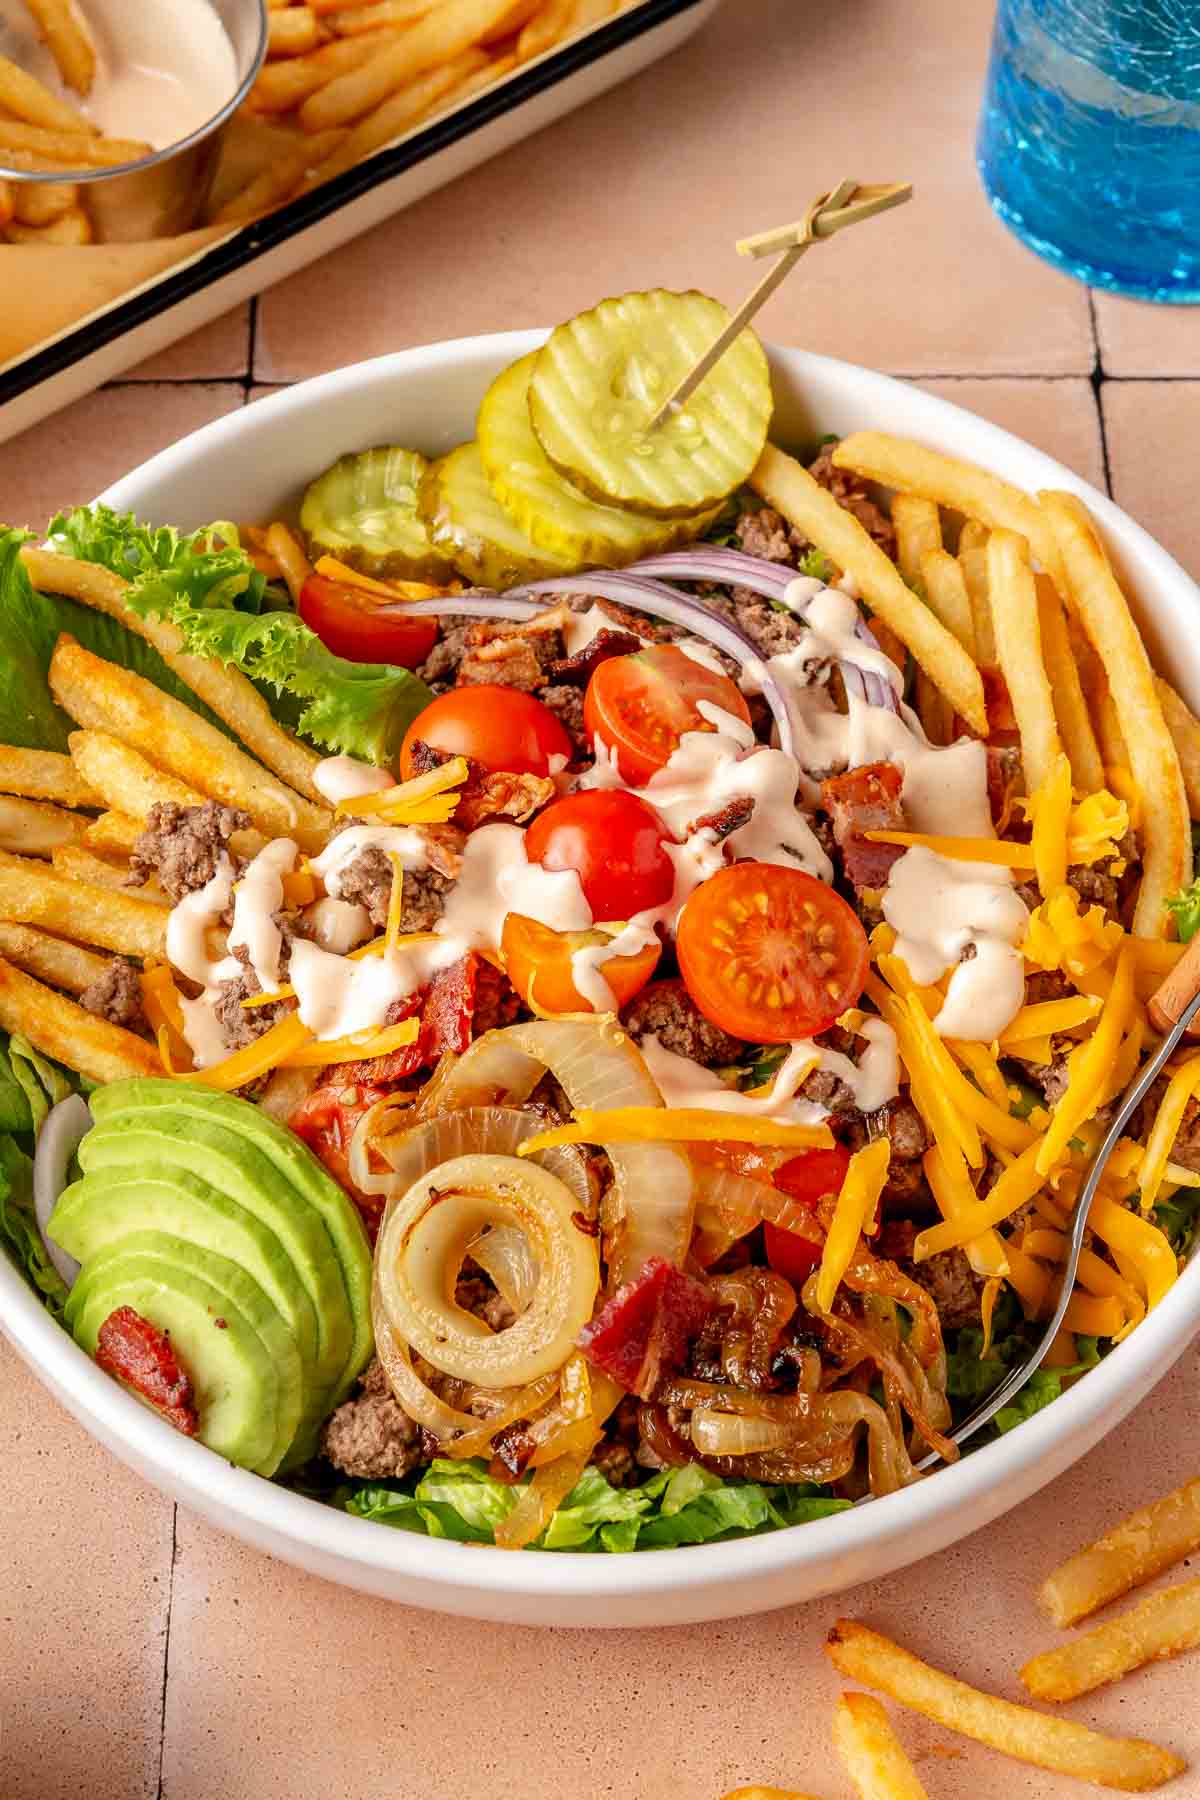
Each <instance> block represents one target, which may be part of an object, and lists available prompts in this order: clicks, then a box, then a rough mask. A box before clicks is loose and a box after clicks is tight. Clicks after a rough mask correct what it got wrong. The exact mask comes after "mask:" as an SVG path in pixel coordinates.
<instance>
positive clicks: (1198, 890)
mask: <svg viewBox="0 0 1200 1800" xmlns="http://www.w3.org/2000/svg"><path fill="white" fill-rule="evenodd" d="M1166 904H1167V911H1168V912H1169V913H1171V914H1173V916H1174V919H1175V930H1176V932H1177V933H1178V935H1179V941H1180V943H1181V944H1186V943H1188V942H1190V940H1191V939H1192V938H1194V937H1195V935H1196V933H1197V932H1198V931H1200V876H1198V877H1197V879H1196V880H1195V881H1193V882H1192V884H1191V886H1190V887H1185V888H1180V890H1179V892H1178V893H1177V894H1175V895H1174V896H1173V897H1172V898H1171V899H1170V900H1168V901H1167V903H1166Z"/></svg>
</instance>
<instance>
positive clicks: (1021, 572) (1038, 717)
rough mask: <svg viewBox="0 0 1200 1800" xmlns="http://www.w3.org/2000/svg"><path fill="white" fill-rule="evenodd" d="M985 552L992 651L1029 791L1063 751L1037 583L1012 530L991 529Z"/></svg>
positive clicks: (1024, 549) (1023, 547)
mask: <svg viewBox="0 0 1200 1800" xmlns="http://www.w3.org/2000/svg"><path fill="white" fill-rule="evenodd" d="M986 554H987V571H988V596H989V599H990V601H991V609H992V630H993V631H994V632H995V634H996V656H997V659H998V661H999V664H1000V671H1001V673H1002V675H1003V676H1004V680H1005V683H1006V685H1007V687H1008V693H1009V698H1010V700H1011V701H1012V709H1013V714H1014V716H1015V718H1016V721H1017V730H1018V731H1019V733H1020V736H1021V761H1022V763H1023V764H1024V768H1025V785H1026V787H1027V788H1028V790H1029V792H1030V793H1031V794H1032V793H1034V792H1036V790H1037V789H1038V788H1040V787H1041V785H1042V783H1043V782H1044V781H1045V780H1046V778H1047V777H1048V775H1049V774H1050V771H1051V769H1052V768H1053V767H1054V763H1055V761H1056V759H1057V758H1058V757H1059V756H1060V755H1061V754H1062V744H1061V742H1060V741H1059V736H1058V723H1057V720H1056V719H1055V716H1054V699H1053V696H1052V694H1051V692H1050V683H1049V681H1048V679H1047V677H1046V666H1045V664H1044V663H1043V661H1042V641H1041V632H1040V631H1039V629H1038V603H1037V588H1036V587H1035V586H1034V580H1033V570H1032V569H1031V568H1030V566H1029V557H1028V550H1027V547H1026V542H1025V539H1024V538H1022V537H1020V536H1018V534H1017V533H1016V532H1015V531H1005V530H1003V529H1001V530H998V531H993V532H992V533H991V535H990V536H989V538H988V543H987V552H986Z"/></svg>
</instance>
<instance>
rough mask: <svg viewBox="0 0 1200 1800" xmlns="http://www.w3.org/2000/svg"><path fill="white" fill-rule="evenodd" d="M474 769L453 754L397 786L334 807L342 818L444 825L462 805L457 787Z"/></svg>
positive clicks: (360, 795) (464, 759)
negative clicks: (447, 760)
mask: <svg viewBox="0 0 1200 1800" xmlns="http://www.w3.org/2000/svg"><path fill="white" fill-rule="evenodd" d="M470 772H471V771H470V766H469V764H468V762H467V759H466V757H465V756H452V757H451V758H450V761H449V762H446V763H443V764H442V765H441V767H440V768H437V769H430V770H429V771H428V773H427V774H425V775H414V776H413V778H412V780H411V781H402V782H400V783H399V784H398V785H397V786H396V787H390V788H384V789H383V790H382V791H381V792H379V793H375V794H357V795H353V796H352V797H351V798H350V799H348V800H339V801H338V803H337V805H336V806H335V807H334V809H333V810H334V813H335V815H336V816H337V817H339V818H345V817H346V816H347V815H349V816H351V817H353V818H356V819H376V820H379V821H380V822H381V823H383V824H384V825H444V824H445V823H446V821H447V820H448V819H449V818H451V816H452V815H453V813H454V809H455V807H456V806H457V805H458V795H457V793H456V792H455V791H454V790H455V789H456V788H460V787H461V786H462V784H463V782H464V781H465V780H466V779H467V777H468V775H469V774H470Z"/></svg>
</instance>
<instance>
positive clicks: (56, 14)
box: [25, 0, 96, 94]
mask: <svg viewBox="0 0 1200 1800" xmlns="http://www.w3.org/2000/svg"><path fill="white" fill-rule="evenodd" d="M25 10H26V11H27V12H28V13H30V14H32V16H33V19H34V22H35V24H36V25H37V28H38V36H39V37H40V38H41V39H42V40H43V42H44V43H45V45H46V47H47V49H48V50H49V52H50V54H51V56H52V57H53V58H54V61H55V65H56V67H57V69H58V72H59V74H60V75H61V76H62V78H63V80H64V81H65V82H66V84H67V86H68V87H69V88H74V89H75V92H76V93H77V94H90V93H91V91H92V83H93V81H94V80H95V79H96V52H95V50H94V49H93V48H92V42H91V39H90V38H89V37H88V35H87V33H86V32H85V31H84V29H83V27H82V26H81V25H80V23H79V19H78V17H77V15H76V14H75V12H74V11H73V10H72V8H71V4H70V0H25Z"/></svg>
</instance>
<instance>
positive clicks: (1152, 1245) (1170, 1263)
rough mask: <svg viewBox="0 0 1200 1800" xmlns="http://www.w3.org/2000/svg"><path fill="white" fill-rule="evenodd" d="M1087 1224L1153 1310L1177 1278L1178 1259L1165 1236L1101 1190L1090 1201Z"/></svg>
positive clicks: (1146, 1220)
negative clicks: (1134, 1283) (1131, 1276)
mask: <svg viewBox="0 0 1200 1800" xmlns="http://www.w3.org/2000/svg"><path fill="white" fill-rule="evenodd" d="M1088 1224H1089V1226H1090V1227H1091V1229H1092V1230H1093V1231H1094V1232H1095V1233H1096V1236H1097V1237H1099V1238H1102V1239H1103V1240H1104V1242H1105V1243H1106V1244H1107V1245H1108V1247H1109V1249H1110V1250H1111V1251H1112V1253H1113V1260H1114V1261H1115V1262H1116V1264H1117V1267H1118V1268H1119V1269H1120V1270H1121V1273H1122V1274H1123V1275H1127V1278H1128V1274H1129V1273H1132V1274H1135V1275H1136V1278H1137V1281H1138V1283H1139V1285H1140V1286H1141V1288H1142V1291H1143V1293H1144V1294H1145V1297H1146V1305H1147V1306H1148V1307H1153V1306H1157V1305H1158V1303H1159V1301H1160V1300H1161V1299H1162V1297H1163V1295H1164V1294H1165V1293H1166V1292H1167V1290H1168V1289H1169V1288H1171V1287H1172V1286H1174V1283H1175V1280H1176V1278H1177V1276H1178V1274H1179V1258H1178V1257H1177V1256H1176V1254H1175V1252H1174V1251H1173V1250H1172V1248H1171V1246H1170V1243H1169V1242H1168V1240H1167V1237H1166V1235H1165V1233H1163V1232H1161V1231H1160V1230H1159V1228H1158V1226H1157V1225H1155V1224H1153V1223H1152V1222H1151V1221H1150V1220H1149V1219H1144V1218H1142V1216H1141V1214H1140V1213H1135V1212H1130V1210H1129V1208H1128V1207H1127V1206H1121V1205H1120V1204H1119V1203H1118V1202H1117V1201H1116V1200H1114V1199H1113V1198H1112V1196H1111V1195H1109V1194H1106V1193H1104V1191H1103V1189H1102V1190H1101V1192H1100V1193H1098V1194H1097V1195H1096V1198H1095V1199H1094V1200H1093V1201H1092V1206H1091V1211H1090V1212H1089V1213H1088Z"/></svg>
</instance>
